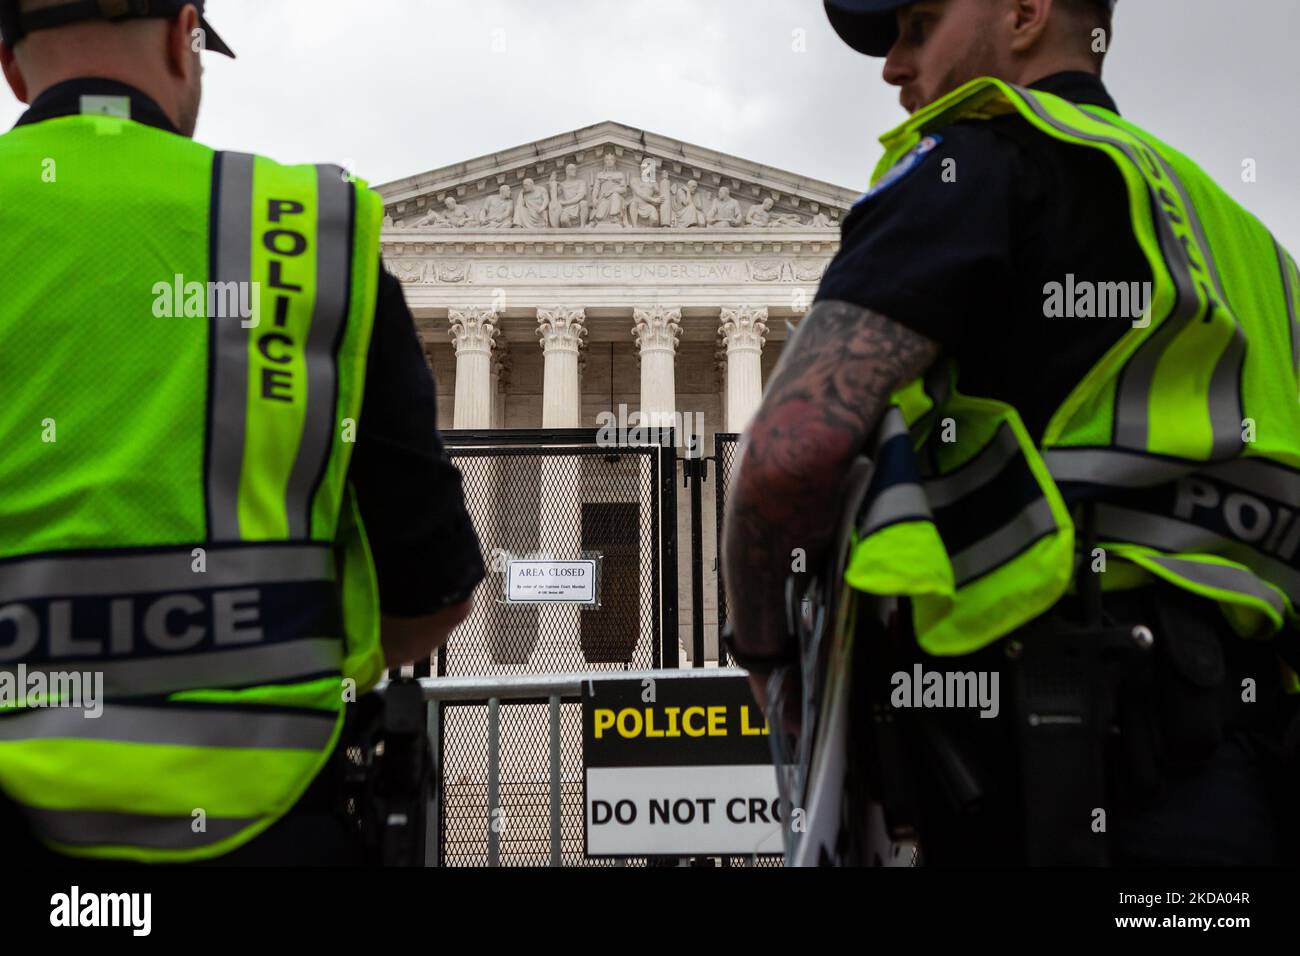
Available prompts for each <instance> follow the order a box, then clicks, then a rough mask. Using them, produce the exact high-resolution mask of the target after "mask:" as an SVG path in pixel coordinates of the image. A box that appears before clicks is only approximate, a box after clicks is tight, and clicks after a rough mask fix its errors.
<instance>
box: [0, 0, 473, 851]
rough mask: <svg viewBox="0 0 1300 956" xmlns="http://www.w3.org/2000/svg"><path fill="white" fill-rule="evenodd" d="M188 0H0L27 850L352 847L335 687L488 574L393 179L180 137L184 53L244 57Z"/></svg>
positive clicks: (18, 748)
mask: <svg viewBox="0 0 1300 956" xmlns="http://www.w3.org/2000/svg"><path fill="white" fill-rule="evenodd" d="M203 6H204V4H203V3H202V2H201V0H197V2H190V3H187V2H182V0H132V2H130V3H126V2H120V3H118V2H109V0H100V2H76V3H74V2H68V0H4V2H3V3H2V4H0V34H2V36H3V43H2V44H0V64H2V65H3V68H4V73H5V76H6V78H7V79H8V81H9V85H10V87H11V88H12V89H13V91H14V94H15V95H16V96H17V97H18V98H19V99H20V100H22V101H23V102H25V103H29V104H30V109H29V110H28V111H27V112H26V113H25V114H24V115H23V117H22V118H21V120H20V121H19V123H18V125H17V127H16V128H15V129H14V130H12V131H11V132H9V133H7V134H6V135H3V136H0V273H2V274H3V275H4V295H3V297H0V397H2V399H3V400H0V445H3V447H4V448H5V454H4V455H3V456H0V672H3V675H2V676H4V677H7V678H9V680H10V682H11V683H10V687H11V688H12V687H13V686H14V684H13V683H12V682H13V681H14V680H19V681H20V683H21V685H22V686H21V687H20V688H19V698H20V700H19V703H18V706H15V702H14V700H13V699H12V698H10V699H6V700H5V701H4V702H3V710H4V712H3V713H2V714H0V834H3V840H4V844H5V848H6V857H7V859H8V860H9V861H10V862H11V863H15V864H18V863H22V862H27V861H34V860H36V859H38V858H39V859H44V858H46V857H45V856H44V854H47V853H49V852H51V851H52V852H53V853H54V854H55V856H54V857H53V859H56V860H57V859H66V858H67V857H69V856H73V857H90V858H98V859H106V860H133V861H143V862H164V863H165V862H189V861H211V860H219V861H224V862H238V863H335V862H338V863H347V862H357V861H358V860H359V859H360V852H361V851H360V842H359V839H358V837H357V832H356V827H354V826H351V825H349V824H348V822H347V820H346V819H345V817H344V815H343V812H342V802H343V800H342V796H341V786H342V783H341V780H340V777H339V771H338V769H337V768H338V767H339V763H338V762H337V761H336V760H334V759H333V754H334V752H335V749H336V745H337V742H338V741H339V740H340V735H341V732H342V727H343V723H344V713H345V702H349V701H354V700H356V699H357V695H358V694H362V693H364V692H365V691H367V690H368V689H369V688H370V687H372V686H373V685H374V684H375V683H376V681H377V680H378V679H379V677H380V676H381V674H382V672H383V670H384V667H385V666H386V665H388V666H393V665H396V664H401V663H404V662H408V661H411V660H415V659H417V658H421V657H424V658H426V659H427V655H428V654H429V653H430V652H431V651H432V650H433V649H434V648H436V647H437V646H438V645H439V644H440V643H441V642H442V641H443V640H444V639H445V638H446V636H447V634H448V633H449V631H450V630H451V629H452V628H453V627H454V626H455V625H456V624H457V623H458V622H460V621H461V620H463V619H464V618H465V617H466V615H467V614H468V613H469V607H470V600H471V593H472V591H473V589H474V588H475V586H476V585H477V584H478V582H479V581H480V580H481V579H482V577H483V575H484V569H483V565H482V561H481V557H480V554H479V547H478V542H477V539H476V536H475V533H474V529H473V527H472V525H471V523H470V520H469V518H468V515H467V513H466V510H465V505H464V500H463V496H462V490H461V484H460V475H459V473H458V472H457V471H456V470H455V468H454V467H452V465H451V464H450V463H449V462H448V461H447V459H446V457H445V454H444V452H443V449H442V446H441V441H440V439H439V437H438V434H437V430H436V427H435V415H434V402H435V393H434V387H433V382H432V379H431V376H430V373H429V370H428V368H427V366H426V364H425V361H424V358H423V355H422V350H421V348H420V346H419V343H418V340H417V337H416V334H415V329H414V324H413V321H412V318H411V315H410V312H409V311H408V309H407V307H406V304H405V302H404V301H403V297H402V292H401V288H400V286H399V284H398V283H397V281H396V280H395V279H394V278H393V277H392V276H390V275H389V274H388V273H387V272H385V271H384V269H383V267H382V264H381V262H380V256H379V231H380V227H381V222H382V219H383V208H382V204H381V201H380V199H379V197H378V195H377V194H375V193H374V192H372V191H371V190H369V189H368V188H367V187H366V184H365V183H364V182H358V181H355V180H354V179H352V177H350V176H349V175H347V174H346V173H344V172H343V171H342V170H340V169H338V168H337V167H330V166H320V167H314V166H281V165H279V164H277V163H275V162H273V161H271V160H269V159H266V158H264V157H260V156H252V155H248V154H242V153H234V152H217V151H214V150H212V149H210V148H208V147H206V146H202V145H200V144H198V143H195V142H193V141H192V139H191V138H190V137H192V135H193V133H194V129H195V123H196V121H197V117H198V109H199V100H200V93H201V83H200V77H201V74H202V66H201V64H200V51H202V50H204V49H207V50H211V51H214V52H216V53H221V54H225V55H227V56H232V57H233V56H234V54H233V53H232V52H231V50H230V48H229V47H228V46H227V45H226V44H225V43H224V42H223V41H222V39H221V38H220V37H219V36H218V35H217V34H216V33H215V32H214V31H213V30H212V28H211V27H210V26H209V25H208V23H207V21H206V20H205V19H204V17H203ZM286 119H287V120H288V121H290V122H292V118H291V117H286ZM33 675H37V676H38V677H39V678H40V679H41V680H43V681H45V682H46V683H43V684H36V683H33V679H34V678H33ZM59 675H64V677H65V678H66V680H65V683H64V684H62V685H59V686H61V687H62V688H63V690H62V691H60V692H58V693H55V692H54V691H53V690H51V689H50V688H53V687H54V686H56V685H55V684H54V683H53V681H54V680H55V679H56V678H58V676H59ZM82 678H84V683H69V682H68V681H72V680H74V679H75V680H78V681H80V680H81V679H82ZM42 687H45V688H46V690H44V691H43V690H41V688H42ZM73 691H75V692H76V693H75V694H74V693H73ZM83 691H84V692H85V693H84V694H83V693H82V692H83ZM96 691H98V694H97V693H96ZM78 702H80V703H81V704H82V705H83V706H82V707H81V709H74V707H73V706H72V705H74V704H76V703H78ZM55 704H58V705H60V706H54V705H55ZM24 705H25V706H24ZM97 711H98V713H96V712H97Z"/></svg>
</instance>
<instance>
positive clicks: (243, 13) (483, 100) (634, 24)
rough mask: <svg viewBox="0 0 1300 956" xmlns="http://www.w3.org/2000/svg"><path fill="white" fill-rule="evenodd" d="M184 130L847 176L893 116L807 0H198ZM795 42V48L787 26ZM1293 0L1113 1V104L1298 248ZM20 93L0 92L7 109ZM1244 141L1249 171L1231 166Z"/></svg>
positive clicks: (285, 140)
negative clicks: (585, 130) (641, 133)
mask: <svg viewBox="0 0 1300 956" xmlns="http://www.w3.org/2000/svg"><path fill="white" fill-rule="evenodd" d="M208 8H209V15H210V17H211V19H212V21H213V23H214V24H215V25H216V26H217V28H218V29H219V30H220V31H221V33H222V35H223V36H224V37H225V38H226V40H227V41H228V42H229V43H230V44H231V45H232V46H233V47H234V48H235V50H236V51H237V52H238V53H239V60H237V61H235V62H233V63H232V62H229V61H227V60H226V59H225V58H224V57H220V56H214V55H209V56H207V57H206V58H205V59H206V62H207V71H206V75H205V82H206V98H205V103H204V111H203V116H202V119H201V122H200V125H199V131H198V138H199V139H201V140H203V141H204V142H207V143H210V144H212V145H213V146H217V147H220V148H229V149H241V150H248V151H254V152H261V153H265V154H267V155H270V156H272V157H274V158H276V159H280V160H282V161H286V162H324V161H333V162H344V163H348V164H350V165H351V167H352V168H353V169H355V170H356V171H357V173H358V174H359V175H361V176H363V177H365V178H367V179H369V180H370V181H371V182H372V183H382V182H386V181H389V180H393V179H398V178H401V177H404V176H409V175H412V174H414V173H419V172H423V171H426V170H429V169H433V168H436V167H439V166H444V165H448V164H451V163H456V162H459V161H461V160H464V159H469V158H472V157H475V156H479V155H483V154H485V153H490V152H494V151H497V150H503V149H508V148H510V147H512V146H517V145H519V144H521V143H525V142H528V141H530V140H534V139H541V138H543V137H547V136H553V135H555V134H557V133H562V132H566V131H568V130H571V129H576V128H579V127H582V126H587V125H590V124H592V123H597V122H600V121H601V120H606V119H612V120H617V121H618V122H621V123H626V124H628V125H631V126H637V127H641V128H643V129H647V130H651V131H653V132H656V133H662V134H665V135H668V136H675V137H677V138H680V139H683V140H686V141H687V142H691V143H696V144H698V145H700V146H706V147H709V148H712V149H718V150H721V151H723V152H728V153H733V154H736V155H739V156H743V157H745V158H746V159H752V160H755V161H758V162H763V163H767V164H769V165H773V166H777V167H781V168H783V169H788V170H791V171H793V172H796V173H799V174H802V175H806V176H812V177H814V178H817V179H823V180H828V181H830V182H833V183H837V184H839V185H843V186H846V187H849V188H853V189H860V188H863V187H864V186H865V185H866V182H867V179H868V177H869V175H870V172H871V169H872V167H873V166H874V165H875V162H876V159H877V158H878V156H879V154H880V147H879V145H878V143H877V142H876V139H877V137H878V136H879V135H880V134H881V133H883V132H885V131H886V130H887V129H889V128H890V127H892V126H894V125H896V124H897V123H898V122H900V121H901V120H902V119H903V118H904V114H903V112H902V110H901V109H900V108H899V106H898V104H897V98H896V94H895V92H894V91H893V90H892V89H891V88H890V87H887V86H886V85H885V84H884V83H883V82H882V81H881V79H880V61H877V60H869V59H866V58H864V57H860V56H858V55H856V54H854V53H853V52H852V51H850V50H849V49H848V48H846V47H844V46H843V45H842V44H841V43H840V42H839V40H838V39H837V38H836V37H835V35H834V34H833V33H832V32H831V30H830V28H829V27H828V26H827V24H826V22H825V18H824V16H823V14H822V10H821V3H820V2H818V0H618V2H608V0H545V2H537V0H454V2H453V0H438V2H435V0H212V2H210V3H209V4H208ZM796 30H803V31H806V33H805V36H806V45H807V48H806V51H805V52H802V53H799V52H794V50H793V49H792V47H793V45H794V44H793V37H794V31H796ZM1298 34H1300V4H1297V3H1296V2H1294V0H1237V2H1235V3H1232V4H1225V3H1224V2H1222V0H1121V3H1120V5H1119V12H1118V15H1117V23H1116V39H1115V45H1114V49H1113V52H1112V54H1111V56H1110V59H1109V61H1108V69H1107V81H1108V83H1109V85H1110V87H1111V90H1112V92H1113V93H1114V94H1115V96H1116V98H1117V99H1118V100H1119V103H1120V107H1121V109H1122V110H1123V111H1124V113H1125V114H1126V115H1127V116H1129V117H1131V118H1132V119H1134V120H1135V121H1136V122H1138V123H1140V124H1142V125H1144V126H1146V127H1147V128H1149V129H1150V130H1151V131H1152V132H1154V133H1156V134H1158V135H1160V136H1161V138H1162V139H1164V140H1165V141H1166V142H1169V143H1171V144H1173V145H1175V146H1177V147H1178V148H1180V149H1181V150H1182V151H1184V152H1185V153H1187V154H1188V155H1189V156H1191V157H1192V158H1193V159H1195V160H1197V161H1198V162H1200V163H1201V164H1202V165H1203V166H1204V167H1205V168H1206V169H1207V170H1208V171H1209V172H1210V173H1211V174H1213V175H1214V176H1215V177H1216V178H1217V179H1218V180H1219V181H1220V182H1221V183H1222V184H1223V186H1224V188H1225V189H1227V190H1228V192H1229V193H1231V194H1232V195H1233V196H1235V197H1236V198H1238V199H1239V200H1241V201H1242V202H1243V203H1245V205H1246V206H1247V207H1248V208H1250V209H1251V210H1252V211H1253V212H1255V213H1256V214H1257V215H1258V216H1259V217H1260V218H1261V219H1262V220H1263V221H1264V222H1265V223H1266V224H1267V225H1268V226H1269V227H1270V228H1272V229H1273V230H1274V231H1275V232H1276V233H1277V234H1278V236H1279V237H1280V238H1281V239H1282V240H1283V241H1284V242H1285V243H1286V244H1287V245H1288V246H1289V247H1290V248H1291V249H1292V250H1293V251H1296V252H1300V188H1297V177H1296V173H1295V170H1294V167H1293V165H1292V162H1293V160H1292V157H1293V156H1294V155H1295V154H1296V151H1297V148H1300V131H1298V130H1297V124H1296V122H1295V119H1294V117H1295V114H1296V109H1295V97H1296V96H1297V94H1298V93H1300V66H1298V65H1297V63H1298V61H1297V58H1296V56H1295V54H1294V50H1293V42H1294V41H1293V38H1294V37H1295V36H1296V35H1298ZM20 112H21V107H20V105H19V104H17V103H16V102H15V101H14V100H13V99H12V97H9V96H8V94H7V93H6V94H5V95H4V96H3V97H0V124H2V125H3V126H6V127H7V126H8V125H9V124H10V123H12V121H13V120H14V119H16V118H17V117H18V115H19V113H20ZM1248 158H1249V159H1254V160H1255V161H1256V163H1257V166H1258V181H1257V182H1256V183H1253V184H1247V183H1243V182H1242V177H1241V170H1242V162H1243V160H1245V159H1248Z"/></svg>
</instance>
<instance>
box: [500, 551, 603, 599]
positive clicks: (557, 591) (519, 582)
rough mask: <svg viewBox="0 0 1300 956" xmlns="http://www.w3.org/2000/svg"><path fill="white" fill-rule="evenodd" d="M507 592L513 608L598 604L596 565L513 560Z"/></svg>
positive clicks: (586, 561) (585, 561)
mask: <svg viewBox="0 0 1300 956" xmlns="http://www.w3.org/2000/svg"><path fill="white" fill-rule="evenodd" d="M505 592H506V601H507V602H508V603H510V604H595V603H596V562H595V560H594V559H591V558H583V559H581V560H577V561H554V560H548V559H536V560H535V559H526V560H525V559H511V560H510V561H507V562H506V587H505Z"/></svg>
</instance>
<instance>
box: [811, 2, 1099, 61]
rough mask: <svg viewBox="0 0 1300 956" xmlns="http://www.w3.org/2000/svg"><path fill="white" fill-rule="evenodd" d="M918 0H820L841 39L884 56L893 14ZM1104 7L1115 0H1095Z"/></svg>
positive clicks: (891, 39) (894, 28)
mask: <svg viewBox="0 0 1300 956" xmlns="http://www.w3.org/2000/svg"><path fill="white" fill-rule="evenodd" d="M916 2H917V0H823V3H825V5H826V16H827V17H828V18H829V19H830V21H831V26H832V27H834V28H835V32H836V33H838V34H839V35H840V39H841V40H843V41H844V42H845V43H847V44H848V45H849V46H851V47H853V49H855V50H857V51H858V52H859V53H865V54H866V55H867V56H887V55H888V54H889V51H890V49H891V48H892V47H893V45H894V44H895V43H896V42H897V41H898V18H897V17H896V16H895V15H894V14H895V13H896V12H897V11H899V10H901V9H902V8H903V7H908V6H911V5H912V4H913V3H916ZM1095 2H1096V3H1098V4H1100V5H1101V6H1103V7H1105V8H1106V9H1107V10H1114V9H1115V0H1095Z"/></svg>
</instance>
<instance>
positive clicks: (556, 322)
mask: <svg viewBox="0 0 1300 956" xmlns="http://www.w3.org/2000/svg"><path fill="white" fill-rule="evenodd" d="M586 321H587V311H586V309H583V308H563V307H561V308H557V309H538V310H537V335H538V337H539V338H540V339H541V345H542V351H543V352H546V353H548V354H549V353H550V352H553V351H554V352H573V353H575V354H576V353H577V352H578V350H579V348H581V346H582V337H583V336H584V335H586V334H587V327H586Z"/></svg>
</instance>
